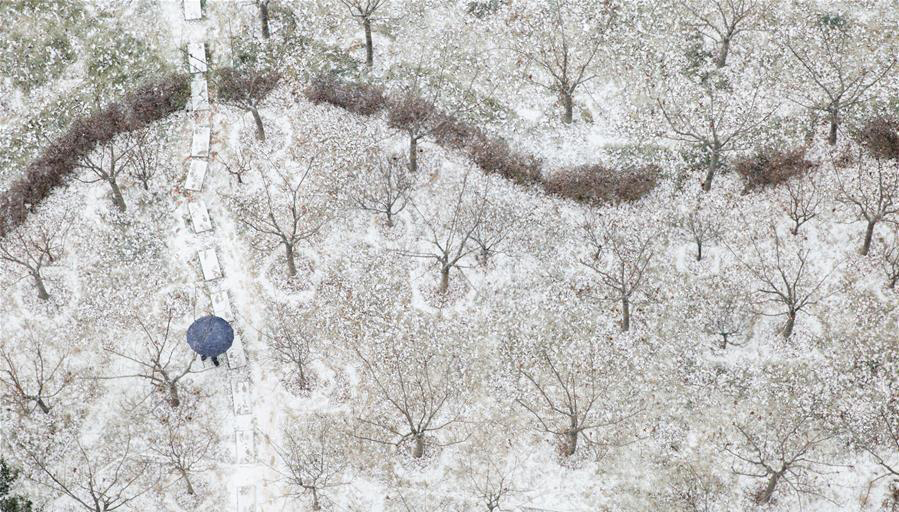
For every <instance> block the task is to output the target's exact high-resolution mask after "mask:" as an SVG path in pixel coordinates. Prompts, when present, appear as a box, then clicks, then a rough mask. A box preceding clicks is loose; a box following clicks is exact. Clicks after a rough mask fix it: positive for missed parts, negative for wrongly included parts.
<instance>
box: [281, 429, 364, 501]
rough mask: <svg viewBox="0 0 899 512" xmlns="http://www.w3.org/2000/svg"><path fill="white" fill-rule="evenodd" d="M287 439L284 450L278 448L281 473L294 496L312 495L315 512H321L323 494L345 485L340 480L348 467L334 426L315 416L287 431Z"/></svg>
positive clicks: (285, 434) (341, 441)
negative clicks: (319, 511) (332, 488)
mask: <svg viewBox="0 0 899 512" xmlns="http://www.w3.org/2000/svg"><path fill="white" fill-rule="evenodd" d="M284 438H285V439H284V446H283V447H275V453H276V454H277V455H278V459H279V460H280V469H279V471H278V472H279V473H280V474H281V476H282V477H283V478H284V480H285V481H286V482H287V484H288V485H289V486H290V488H291V494H293V495H295V496H297V497H299V496H303V495H307V494H308V495H310V496H311V497H312V510H321V497H322V492H323V491H325V490H326V489H329V488H331V487H336V486H338V485H342V484H343V483H344V482H343V481H342V480H341V478H340V477H341V475H342V473H343V471H344V469H346V466H347V459H346V454H345V452H344V447H343V444H342V443H343V440H342V439H339V438H338V431H337V428H336V427H335V425H334V422H333V421H332V420H330V419H328V418H327V417H326V416H322V415H318V414H316V415H314V416H313V417H312V418H311V419H309V420H306V421H302V422H298V423H297V424H296V425H295V426H294V427H293V428H290V429H288V430H287V431H286V432H285V433H284Z"/></svg>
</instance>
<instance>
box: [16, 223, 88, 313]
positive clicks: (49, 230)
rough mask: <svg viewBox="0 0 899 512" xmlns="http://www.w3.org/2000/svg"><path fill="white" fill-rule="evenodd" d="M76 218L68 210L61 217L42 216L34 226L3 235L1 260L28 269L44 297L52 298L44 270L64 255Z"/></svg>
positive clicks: (39, 292) (38, 293) (39, 295)
mask: <svg viewBox="0 0 899 512" xmlns="http://www.w3.org/2000/svg"><path fill="white" fill-rule="evenodd" d="M72 220H73V214H72V212H70V211H69V210H64V211H63V212H62V214H61V215H60V216H59V217H58V218H56V217H54V218H42V219H40V220H36V222H34V225H33V226H30V225H29V226H19V227H18V228H17V229H10V230H8V231H7V232H6V234H5V235H4V236H3V237H0V260H2V261H7V262H9V263H12V264H14V265H18V266H19V267H21V268H23V269H24V270H25V271H27V273H28V275H29V276H30V277H31V278H32V279H33V280H34V286H35V287H36V288H37V296H38V298H39V299H41V300H47V299H49V298H50V294H49V293H47V287H46V286H45V284H44V276H43V274H42V273H41V272H42V271H43V270H44V269H45V268H47V267H51V266H53V265H55V264H56V263H57V262H58V261H59V259H60V258H61V257H62V253H63V247H64V244H65V237H66V234H67V233H68V231H69V228H71V226H72ZM29 224H30V223H29Z"/></svg>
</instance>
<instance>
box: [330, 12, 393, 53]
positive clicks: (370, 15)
mask: <svg viewBox="0 0 899 512" xmlns="http://www.w3.org/2000/svg"><path fill="white" fill-rule="evenodd" d="M340 3H342V4H343V5H344V6H345V7H346V8H347V9H349V11H350V16H352V17H354V18H356V19H358V20H359V22H360V23H361V24H362V30H363V31H365V64H367V65H368V67H369V68H370V67H372V66H373V65H374V63H375V47H374V44H373V43H372V39H371V23H372V21H374V19H375V13H376V12H377V11H378V9H380V8H381V7H383V6H384V5H385V4H386V3H387V0H340Z"/></svg>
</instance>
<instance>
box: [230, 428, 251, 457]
mask: <svg viewBox="0 0 899 512" xmlns="http://www.w3.org/2000/svg"><path fill="white" fill-rule="evenodd" d="M234 441H235V442H234V444H235V446H236V447H237V464H253V463H255V462H256V436H255V435H253V431H252V430H249V429H247V430H235V431H234Z"/></svg>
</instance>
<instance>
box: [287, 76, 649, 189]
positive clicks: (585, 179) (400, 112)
mask: <svg viewBox="0 0 899 512" xmlns="http://www.w3.org/2000/svg"><path fill="white" fill-rule="evenodd" d="M304 94H305V95H306V98H307V99H308V100H309V101H311V102H312V103H314V104H320V103H328V104H331V105H335V106H338V107H341V108H343V109H346V110H348V111H350V112H353V113H356V114H360V115H365V116H370V115H373V114H376V113H378V112H380V111H382V110H385V109H386V110H388V124H389V125H390V126H391V127H393V128H397V129H409V128H411V127H412V125H413V124H414V123H422V122H423V120H425V121H426V122H427V124H428V126H427V130H428V132H429V134H430V135H432V136H433V137H434V140H435V141H436V142H437V144H439V145H440V146H442V147H445V148H448V149H455V150H457V151H460V152H462V153H464V154H466V155H467V156H468V157H469V158H471V160H472V161H473V162H474V163H475V164H476V165H477V166H478V167H480V168H481V170H482V171H484V172H485V173H487V174H498V175H500V176H502V177H504V178H506V179H509V180H511V181H513V182H515V183H518V184H521V185H540V186H542V187H543V188H544V189H545V190H546V191H547V192H550V193H552V194H555V195H558V196H560V197H565V198H568V199H573V200H575V201H580V202H586V203H591V204H600V203H610V202H622V201H634V200H637V199H639V198H641V197H643V196H645V195H646V194H647V193H649V191H651V190H652V189H653V188H654V187H655V186H656V184H657V183H658V176H659V170H658V169H657V168H656V167H652V166H647V167H643V168H639V169H634V170H628V171H620V172H619V171H611V170H608V169H606V168H604V167H602V166H600V165H587V166H581V167H576V168H572V169H562V170H559V171H556V172H555V173H552V175H551V177H550V178H549V179H546V178H545V177H544V176H543V173H542V172H541V162H540V160H539V159H537V158H536V157H534V156H532V155H527V154H524V153H519V152H517V151H515V150H513V149H512V148H511V147H510V146H509V143H508V142H506V141H505V140H503V139H502V138H499V137H493V136H491V135H489V134H487V132H485V131H484V130H482V129H481V128H479V127H477V126H473V125H472V124H470V123H468V122H465V121H463V120H461V119H459V118H457V117H455V116H453V115H450V114H446V113H443V112H439V111H437V110H436V108H435V106H434V105H433V104H432V103H430V102H428V101H426V100H424V99H422V98H418V97H412V98H397V97H392V98H390V99H389V100H388V98H386V97H385V94H384V90H383V89H381V88H380V87H377V86H373V85H367V84H354V83H349V82H344V81H340V80H338V79H336V78H334V77H333V76H325V77H320V78H318V79H316V80H314V81H313V82H312V84H311V85H310V86H309V87H307V88H306V89H305V91H304Z"/></svg>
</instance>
